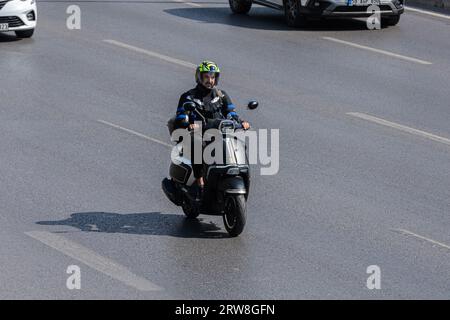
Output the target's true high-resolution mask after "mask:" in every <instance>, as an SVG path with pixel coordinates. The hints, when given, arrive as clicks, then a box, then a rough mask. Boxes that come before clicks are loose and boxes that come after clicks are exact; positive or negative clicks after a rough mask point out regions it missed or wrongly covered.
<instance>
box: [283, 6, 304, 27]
mask: <svg viewBox="0 0 450 320" xmlns="http://www.w3.org/2000/svg"><path fill="white" fill-rule="evenodd" d="M300 6H301V4H300V0H285V1H284V15H285V19H286V23H287V25H288V26H289V27H304V26H306V23H307V20H306V17H305V15H303V14H301V13H300Z"/></svg>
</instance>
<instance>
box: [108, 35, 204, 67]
mask: <svg viewBox="0 0 450 320" xmlns="http://www.w3.org/2000/svg"><path fill="white" fill-rule="evenodd" d="M103 41H104V42H106V43H109V44H112V45H115V46H118V47H121V48H124V49H128V50H131V51H135V52H138V53H143V54H145V55H147V56H150V57H152V58H157V59H160V60H163V61H166V62H170V63H174V64H177V65H180V66H182V67H187V68H190V69H195V68H196V67H197V66H196V65H195V64H193V63H191V62H188V61H184V60H180V59H176V58H172V57H169V56H166V55H163V54H160V53H157V52H153V51H150V50H146V49H142V48H138V47H135V46H132V45H129V44H126V43H123V42H120V41H116V40H103Z"/></svg>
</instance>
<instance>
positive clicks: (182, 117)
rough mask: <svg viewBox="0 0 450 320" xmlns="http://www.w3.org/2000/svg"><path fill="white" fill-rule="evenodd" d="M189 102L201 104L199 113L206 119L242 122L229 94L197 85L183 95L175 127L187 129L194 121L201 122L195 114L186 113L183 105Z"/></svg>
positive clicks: (179, 103)
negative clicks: (230, 119) (228, 119)
mask: <svg viewBox="0 0 450 320" xmlns="http://www.w3.org/2000/svg"><path fill="white" fill-rule="evenodd" d="M188 101H196V102H197V103H198V104H200V108H199V109H198V110H199V112H200V113H201V114H202V115H203V116H204V117H205V118H206V119H210V120H213V119H226V118H233V119H235V120H236V121H239V122H241V119H240V118H239V116H238V114H237V113H236V110H235V109H236V107H235V105H234V104H233V102H232V101H231V99H230V97H229V96H228V94H227V93H226V92H225V91H223V90H219V89H216V88H215V89H212V90H208V89H206V88H204V87H203V86H201V85H197V86H196V87H195V88H194V89H191V90H189V91H187V92H185V93H183V94H182V95H181V97H180V100H179V102H178V108H177V112H176V118H175V126H176V127H177V128H186V127H187V126H189V124H192V123H194V121H200V120H201V119H197V118H198V116H197V117H196V114H195V113H194V112H192V113H190V112H188V111H186V110H185V109H184V107H183V104H184V103H185V102H188Z"/></svg>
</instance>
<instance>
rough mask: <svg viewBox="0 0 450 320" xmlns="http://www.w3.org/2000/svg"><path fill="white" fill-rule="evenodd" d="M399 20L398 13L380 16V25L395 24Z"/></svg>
mask: <svg viewBox="0 0 450 320" xmlns="http://www.w3.org/2000/svg"><path fill="white" fill-rule="evenodd" d="M399 21H400V15H396V16H390V17H385V18H383V17H382V18H381V25H382V26H395V25H396V24H397V23H398V22H399Z"/></svg>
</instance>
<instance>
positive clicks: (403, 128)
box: [347, 112, 450, 145]
mask: <svg viewBox="0 0 450 320" xmlns="http://www.w3.org/2000/svg"><path fill="white" fill-rule="evenodd" d="M347 115H349V116H352V117H356V118H360V119H363V120H367V121H371V122H375V123H378V124H381V125H383V126H386V127H390V128H394V129H397V130H400V131H403V132H407V133H410V134H414V135H416V136H421V137H423V138H427V139H430V140H433V141H437V142H440V143H444V144H447V145H450V139H447V138H444V137H440V136H437V135H435V134H432V133H428V132H425V131H422V130H417V129H414V128H411V127H407V126H404V125H402V124H398V123H395V122H391V121H387V120H384V119H381V118H377V117H374V116H371V115H368V114H365V113H360V112H348V113H347Z"/></svg>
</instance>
